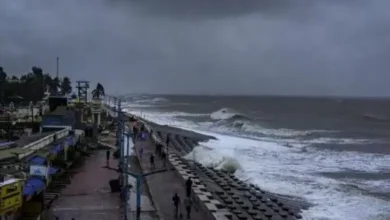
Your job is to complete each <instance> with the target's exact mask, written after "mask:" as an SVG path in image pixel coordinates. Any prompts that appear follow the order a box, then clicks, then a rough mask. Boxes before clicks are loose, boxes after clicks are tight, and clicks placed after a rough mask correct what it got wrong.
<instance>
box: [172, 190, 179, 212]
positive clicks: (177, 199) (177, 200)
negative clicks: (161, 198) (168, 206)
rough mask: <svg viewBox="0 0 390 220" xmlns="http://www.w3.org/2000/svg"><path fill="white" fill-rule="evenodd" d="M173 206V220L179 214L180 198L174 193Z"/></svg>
mask: <svg viewBox="0 0 390 220" xmlns="http://www.w3.org/2000/svg"><path fill="white" fill-rule="evenodd" d="M172 201H173V206H174V213H175V218H177V214H178V212H179V205H180V197H179V196H178V195H177V193H175V195H174V196H173V197H172Z"/></svg>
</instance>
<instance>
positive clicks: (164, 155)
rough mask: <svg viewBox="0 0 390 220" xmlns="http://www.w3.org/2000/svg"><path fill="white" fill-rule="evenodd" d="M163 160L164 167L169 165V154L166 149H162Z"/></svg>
mask: <svg viewBox="0 0 390 220" xmlns="http://www.w3.org/2000/svg"><path fill="white" fill-rule="evenodd" d="M161 160H162V161H163V166H164V168H165V167H167V154H166V153H165V150H161Z"/></svg>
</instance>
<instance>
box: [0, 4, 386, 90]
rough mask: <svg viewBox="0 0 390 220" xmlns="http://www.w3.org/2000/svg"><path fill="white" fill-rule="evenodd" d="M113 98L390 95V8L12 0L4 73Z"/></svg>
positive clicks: (4, 12)
mask: <svg viewBox="0 0 390 220" xmlns="http://www.w3.org/2000/svg"><path fill="white" fill-rule="evenodd" d="M57 56H59V57H60V74H61V75H68V76H70V77H71V79H72V80H83V79H87V80H90V81H92V82H94V83H95V82H97V81H99V82H101V83H102V84H103V85H104V86H105V87H106V90H108V91H109V92H110V93H131V92H147V93H202V94H220V93H225V94H226V93H227V94H305V95H367V96H390V86H389V83H390V1H389V0H33V1H32V0H0V65H1V66H3V67H4V68H5V70H6V71H7V72H8V73H9V74H15V75H20V74H21V73H25V72H27V71H28V70H29V69H30V68H31V66H33V65H38V66H41V67H42V68H43V69H44V71H46V72H50V73H53V74H55V60H56V57H57Z"/></svg>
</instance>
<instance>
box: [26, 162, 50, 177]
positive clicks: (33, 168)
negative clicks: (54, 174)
mask: <svg viewBox="0 0 390 220" xmlns="http://www.w3.org/2000/svg"><path fill="white" fill-rule="evenodd" d="M48 171H49V169H48V167H46V166H42V165H30V175H32V176H42V177H44V178H45V179H46V178H47V175H48Z"/></svg>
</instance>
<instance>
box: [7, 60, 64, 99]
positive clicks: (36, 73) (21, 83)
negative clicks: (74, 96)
mask: <svg viewBox="0 0 390 220" xmlns="http://www.w3.org/2000/svg"><path fill="white" fill-rule="evenodd" d="M64 81H65V82H64ZM70 82H71V81H70V79H69V77H64V80H62V82H61V80H60V79H58V78H54V79H53V78H52V77H51V76H50V74H48V73H45V74H43V70H42V68H40V67H37V66H33V67H32V68H31V71H30V72H28V73H27V74H23V75H21V76H20V77H17V76H15V75H7V74H6V73H5V71H4V69H3V68H2V67H0V101H2V98H3V100H4V103H9V102H10V100H9V98H8V97H11V96H21V97H23V99H24V101H26V103H29V102H30V101H32V102H36V101H40V100H42V99H43V96H44V93H45V91H46V89H47V88H49V91H51V92H53V93H55V94H57V91H58V89H59V88H62V89H63V90H64V88H65V90H64V91H66V92H68V93H70V92H69V90H70V91H71V86H70V85H71V83H70ZM68 86H69V87H68Z"/></svg>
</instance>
